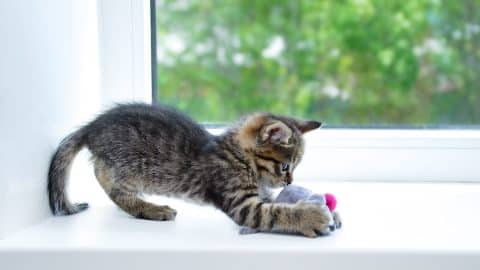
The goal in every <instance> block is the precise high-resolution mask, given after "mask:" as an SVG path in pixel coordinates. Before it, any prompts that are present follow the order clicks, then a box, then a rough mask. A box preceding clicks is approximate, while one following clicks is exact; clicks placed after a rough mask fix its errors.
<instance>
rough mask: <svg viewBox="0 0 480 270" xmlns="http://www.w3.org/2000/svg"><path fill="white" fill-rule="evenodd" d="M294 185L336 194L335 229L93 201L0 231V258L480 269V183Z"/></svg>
mask: <svg viewBox="0 0 480 270" xmlns="http://www.w3.org/2000/svg"><path fill="white" fill-rule="evenodd" d="M301 184H302V185H303V186H306V187H309V188H312V189H314V190H317V191H319V192H332V193H334V194H336V196H337V198H338V200H339V205H338V208H339V210H340V212H341V213H342V216H343V220H344V228H343V229H342V230H339V231H337V232H335V233H334V234H332V235H331V236H328V237H319V238H317V239H308V238H303V237H298V236H286V235H275V234H255V235H247V236H241V235H239V234H238V227H237V226H236V225H235V224H234V223H232V222H231V221H230V220H229V219H228V218H227V217H226V216H224V215H223V214H222V213H221V212H219V211H217V210H214V209H212V208H210V207H200V206H196V205H191V204H186V203H180V202H175V203H171V206H173V207H174V208H176V209H177V210H178V212H179V213H178V216H177V219H176V220H175V221H174V222H154V221H144V220H138V219H133V218H130V217H129V216H127V215H126V214H124V213H122V212H121V211H120V210H118V209H117V208H116V207H114V206H113V205H107V206H103V207H95V206H94V207H92V208H91V209H89V210H88V211H87V212H84V213H82V214H78V215H75V216H70V217H52V218H49V219H47V220H45V221H44V222H43V223H41V224H39V225H36V226H33V227H31V228H29V229H26V230H23V231H21V232H18V233H16V234H13V235H11V236H10V237H7V238H6V239H4V240H1V241H0V261H1V262H2V268H3V266H7V267H6V268H5V269H24V268H25V269H26V268H29V267H32V266H36V268H39V269H41V267H40V266H48V268H49V269H65V266H66V265H68V268H69V269H99V268H104V267H105V266H108V268H110V269H140V267H160V266H161V267H162V268H167V269H168V268H171V269H192V267H195V268H197V269H204V268H208V269H245V267H249V268H253V269H298V267H300V268H303V269H306V268H307V267H309V268H311V269H314V268H318V267H320V266H321V268H323V269H352V268H353V267H355V269H479V268H480V233H478V228H480V217H479V216H478V205H480V184H413V183H411V184H408V183H323V184H320V183H308V182H304V183H301ZM161 201H163V200H159V202H161ZM26 258H28V259H26ZM132 267H133V268H132ZM104 269H105V268H104Z"/></svg>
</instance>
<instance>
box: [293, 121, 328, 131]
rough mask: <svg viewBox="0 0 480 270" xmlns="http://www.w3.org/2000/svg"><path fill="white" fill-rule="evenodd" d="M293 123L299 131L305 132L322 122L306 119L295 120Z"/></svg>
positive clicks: (315, 127) (319, 125)
mask: <svg viewBox="0 0 480 270" xmlns="http://www.w3.org/2000/svg"><path fill="white" fill-rule="evenodd" d="M295 125H296V126H297V128H298V130H300V132H302V133H306V132H309V131H311V130H314V129H317V128H319V127H321V126H322V123H321V122H318V121H313V120H308V121H305V120H296V121H295Z"/></svg>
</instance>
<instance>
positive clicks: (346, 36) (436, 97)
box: [157, 0, 480, 125]
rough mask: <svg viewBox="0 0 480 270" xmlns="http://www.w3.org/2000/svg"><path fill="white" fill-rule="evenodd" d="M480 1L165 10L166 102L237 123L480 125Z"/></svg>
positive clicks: (197, 0) (164, 3) (366, 0)
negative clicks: (249, 117) (246, 117)
mask: <svg viewBox="0 0 480 270" xmlns="http://www.w3.org/2000/svg"><path fill="white" fill-rule="evenodd" d="M479 11H480V0H462V1H450V0H417V1H401V0H391V1H384V0H322V1H308V0H296V1H267V0H256V1H245V0H229V1H226V0H175V1H174V0H157V39H158V40H157V44H158V48H157V51H158V93H157V96H158V100H159V101H161V102H164V103H168V104H173V105H175V106H177V107H179V108H180V109H181V110H183V111H185V112H187V113H189V114H190V115H192V116H193V117H194V118H196V119H197V120H200V121H206V122H226V121H231V120H234V119H235V118H237V117H238V116H239V115H241V114H244V113H247V112H251V111H272V112H276V113H282V114H289V115H295V116H299V117H310V118H317V119H321V120H323V121H326V122H327V123H329V124H337V125H345V124H347V125H352V124H353V125H364V124H368V125H372V124H408V125H421V124H479V123H480V89H479V85H480V84H479V83H480V78H479V76H478V73H479V70H480V12H479Z"/></svg>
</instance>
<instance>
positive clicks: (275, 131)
mask: <svg viewBox="0 0 480 270" xmlns="http://www.w3.org/2000/svg"><path fill="white" fill-rule="evenodd" d="M259 135H260V140H261V141H262V142H266V141H267V140H268V141H270V142H272V143H278V144H288V142H289V140H290V137H292V130H291V129H290V128H289V127H288V126H287V125H285V124H284V123H282V122H280V121H275V122H273V123H268V124H266V125H265V126H263V128H262V129H261V130H260V134H259Z"/></svg>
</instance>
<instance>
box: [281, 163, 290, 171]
mask: <svg viewBox="0 0 480 270" xmlns="http://www.w3.org/2000/svg"><path fill="white" fill-rule="evenodd" d="M289 170H290V164H288V163H282V172H288V171H289Z"/></svg>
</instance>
